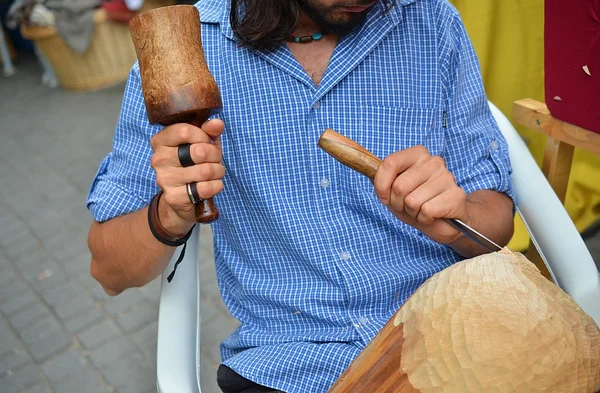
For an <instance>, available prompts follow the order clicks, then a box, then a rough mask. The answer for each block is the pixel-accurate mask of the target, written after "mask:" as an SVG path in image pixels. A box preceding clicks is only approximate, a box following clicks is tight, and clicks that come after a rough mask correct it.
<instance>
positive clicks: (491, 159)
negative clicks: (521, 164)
mask: <svg viewBox="0 0 600 393" xmlns="http://www.w3.org/2000/svg"><path fill="white" fill-rule="evenodd" d="M452 31H453V39H452V41H453V45H452V46H453V50H452V51H451V55H450V56H449V60H448V64H447V65H448V69H449V70H450V72H449V73H448V75H450V77H449V81H448V83H447V86H448V88H447V104H446V106H447V113H446V116H447V119H446V127H447V130H446V137H445V138H446V145H445V153H444V158H445V159H446V165H447V167H448V169H449V170H450V171H451V172H452V173H453V174H454V176H455V177H456V181H457V184H458V185H459V186H460V187H461V188H462V189H464V190H465V192H466V193H467V195H468V194H470V193H472V192H474V191H478V190H493V191H497V192H501V193H505V194H506V195H508V196H509V197H510V198H511V199H512V200H513V202H515V203H516V199H515V193H514V190H513V187H512V183H511V179H510V174H511V171H512V169H511V164H510V160H509V156H508V145H507V143H506V140H505V139H504V136H503V135H502V133H501V131H500V129H499V127H498V124H497V123H496V121H495V120H494V117H493V115H492V113H491V110H490V108H489V105H488V100H487V96H486V94H485V90H484V86H483V81H482V78H481V70H480V67H479V61H478V59H477V56H476V54H475V51H474V49H473V46H472V44H471V41H470V39H469V37H468V35H467V32H466V30H465V27H464V25H463V23H462V21H461V20H460V17H459V16H458V15H457V16H456V17H455V18H454V23H453V28H452ZM515 206H516V204H515Z"/></svg>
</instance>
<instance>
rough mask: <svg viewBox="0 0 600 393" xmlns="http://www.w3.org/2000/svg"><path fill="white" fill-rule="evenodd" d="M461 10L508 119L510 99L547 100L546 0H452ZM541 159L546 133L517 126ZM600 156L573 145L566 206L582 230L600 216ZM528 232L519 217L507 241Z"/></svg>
mask: <svg viewBox="0 0 600 393" xmlns="http://www.w3.org/2000/svg"><path fill="white" fill-rule="evenodd" d="M450 2H451V3H452V4H453V5H454V6H455V7H456V8H457V9H458V11H459V12H460V13H461V16H462V19H463V21H464V23H465V26H466V28H467V31H468V32H469V36H470V37H471V40H472V42H473V45H474V47H475V51H476V52H477V55H478V57H479V61H480V63H481V71H482V74H483V81H484V85H485V88H486V92H487V95H488V98H489V99H490V101H492V102H493V103H494V104H495V105H496V106H497V107H498V108H499V109H500V110H501V111H502V112H503V113H504V114H505V115H506V116H507V117H508V118H509V119H512V102H513V101H515V100H518V99H521V98H533V99H535V100H538V101H541V102H543V101H544V1H543V0H450ZM517 130H518V131H519V133H520V134H521V135H522V136H523V137H524V139H525V141H526V142H527V144H528V146H529V149H530V151H531V152H532V154H533V156H534V157H535V159H536V161H537V162H538V165H541V162H542V158H543V155H544V147H545V143H546V138H545V137H544V136H543V135H541V134H540V133H538V132H534V131H531V130H527V129H524V128H522V127H517ZM599 179H600V156H596V155H594V154H592V153H589V152H585V151H581V150H579V149H576V150H575V156H574V159H573V166H572V169H571V176H570V180H569V186H568V188H567V196H566V201H565V207H566V209H567V211H568V212H569V215H570V216H571V219H573V221H574V222H575V225H576V227H577V228H578V229H579V230H580V231H582V230H584V229H586V228H588V227H589V226H590V225H591V224H592V223H594V222H595V221H597V220H598V219H600V180H599ZM528 244H529V236H528V234H527V231H526V229H525V227H524V225H523V223H522V221H521V220H520V218H518V217H517V218H516V219H515V235H514V236H513V239H512V240H511V242H510V243H509V247H510V248H512V249H514V250H520V251H522V250H525V249H526V248H527V246H528Z"/></svg>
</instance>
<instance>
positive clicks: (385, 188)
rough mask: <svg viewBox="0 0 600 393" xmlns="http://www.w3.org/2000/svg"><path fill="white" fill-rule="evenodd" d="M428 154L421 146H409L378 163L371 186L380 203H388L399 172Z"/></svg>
mask: <svg viewBox="0 0 600 393" xmlns="http://www.w3.org/2000/svg"><path fill="white" fill-rule="evenodd" d="M429 156H430V155H429V152H428V151H427V149H426V148H425V147H423V146H415V147H411V148H409V149H405V150H402V151H399V152H396V153H392V154H390V155H389V156H387V157H386V158H385V159H384V160H383V161H382V162H381V164H380V165H379V169H378V170H377V173H375V179H373V186H374V187H375V192H376V193H377V197H378V198H379V200H380V201H381V203H383V204H384V205H388V204H389V203H390V194H391V188H392V184H393V183H394V182H395V180H396V178H397V177H398V175H399V174H401V173H402V172H404V171H405V170H407V169H408V168H410V167H411V166H413V165H415V164H416V163H418V162H419V161H421V160H423V159H425V158H427V157H429Z"/></svg>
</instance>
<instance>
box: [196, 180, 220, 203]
mask: <svg viewBox="0 0 600 393" xmlns="http://www.w3.org/2000/svg"><path fill="white" fill-rule="evenodd" d="M196 189H197V190H198V195H200V198H202V199H208V198H212V197H214V196H215V195H217V194H218V193H220V192H221V191H223V181H222V180H220V179H219V180H210V181H203V182H202V183H197V184H196Z"/></svg>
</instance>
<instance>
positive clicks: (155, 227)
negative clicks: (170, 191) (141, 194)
mask: <svg viewBox="0 0 600 393" xmlns="http://www.w3.org/2000/svg"><path fill="white" fill-rule="evenodd" d="M162 194H163V191H162V190H160V191H159V192H158V193H157V194H156V195H154V197H152V200H151V201H150V205H149V206H148V225H149V226H150V231H151V232H152V234H153V235H154V237H155V238H156V240H158V241H159V242H161V243H162V244H164V245H167V246H170V247H179V246H181V245H182V244H184V243H185V242H187V240H188V239H189V238H190V236H191V234H192V231H193V230H194V228H193V227H192V229H190V231H189V232H188V233H187V234H186V235H185V236H184V237H180V238H178V237H175V236H173V235H172V234H170V233H169V232H168V231H167V230H166V229H165V228H163V226H162V225H161V224H160V220H159V218H158V203H159V201H160V197H161V196H162Z"/></svg>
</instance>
